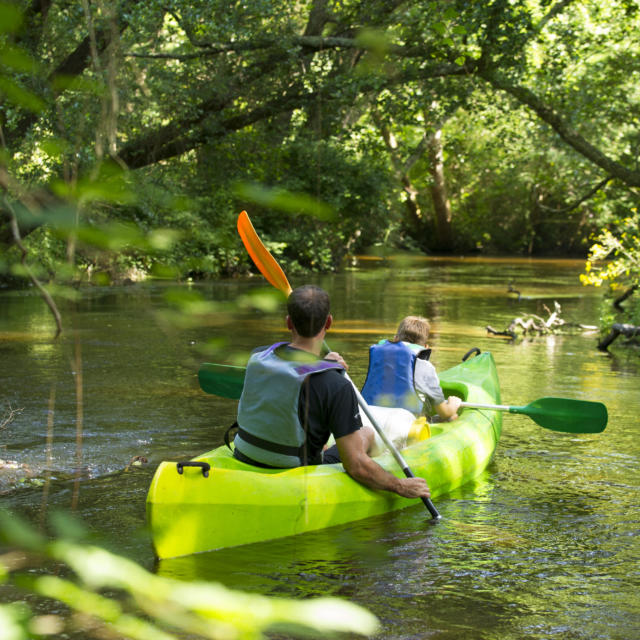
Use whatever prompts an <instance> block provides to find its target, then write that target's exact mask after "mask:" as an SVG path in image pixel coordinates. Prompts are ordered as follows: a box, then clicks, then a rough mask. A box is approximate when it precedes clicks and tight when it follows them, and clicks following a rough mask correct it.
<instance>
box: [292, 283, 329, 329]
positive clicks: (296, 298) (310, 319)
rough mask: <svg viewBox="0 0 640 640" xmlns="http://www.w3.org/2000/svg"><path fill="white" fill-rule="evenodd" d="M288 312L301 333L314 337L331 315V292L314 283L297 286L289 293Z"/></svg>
mask: <svg viewBox="0 0 640 640" xmlns="http://www.w3.org/2000/svg"><path fill="white" fill-rule="evenodd" d="M287 313H288V314H289V317H290V318H291V322H292V323H293V326H294V327H295V330H296V331H297V332H298V334H299V335H301V336H302V337H303V338H313V336H316V335H318V333H320V331H321V329H322V328H323V327H324V325H325V322H326V321H327V318H328V317H329V313H330V306H329V294H328V293H327V292H326V291H325V290H324V289H321V288H320V287H316V286H315V285H313V284H305V285H303V286H302V287H297V288H296V289H294V290H293V291H292V292H291V293H290V294H289V299H288V300H287Z"/></svg>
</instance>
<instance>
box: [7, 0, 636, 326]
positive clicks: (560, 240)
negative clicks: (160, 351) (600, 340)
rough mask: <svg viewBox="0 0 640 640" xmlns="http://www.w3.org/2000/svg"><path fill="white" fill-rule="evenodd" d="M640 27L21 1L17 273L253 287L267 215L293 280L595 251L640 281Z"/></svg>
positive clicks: (487, 13) (370, 10) (595, 14)
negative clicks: (244, 224) (248, 222)
mask: <svg viewBox="0 0 640 640" xmlns="http://www.w3.org/2000/svg"><path fill="white" fill-rule="evenodd" d="M639 34H640V7H639V3H638V2H634V1H632V0H621V1H614V0H611V1H610V0H604V1H599V0H586V1H582V2H577V1H572V0H559V1H555V2H554V1H551V0H541V1H540V0H491V1H487V2H463V1H455V0H453V1H452V0H441V1H427V0H424V1H422V0H418V1H415V0H414V1H412V2H406V1H402V0H367V1H366V2H365V1H363V0H346V1H337V0H310V1H302V2H295V3H292V2H281V1H279V0H268V1H267V0H239V1H229V0H225V1H224V2H221V1H219V0H190V1H189V2H184V1H183V0H163V1H162V2H160V1H158V0H147V1H145V2H133V1H131V0H121V1H119V2H117V1H111V0H95V1H91V2H90V1H89V0H82V1H80V2H69V1H67V0H57V1H56V0H21V1H19V2H18V1H14V2H7V1H6V0H4V1H3V2H0V57H1V65H0V96H1V99H2V102H1V104H0V147H1V155H0V190H1V191H2V200H1V201H0V249H1V252H0V279H1V280H2V281H3V282H4V283H5V284H7V283H8V284H10V285H12V286H16V285H19V284H20V283H21V282H26V281H28V279H30V280H31V281H35V279H38V280H39V281H43V282H45V283H46V282H49V283H56V282H58V283H60V282H66V283H69V282H76V283H77V282H93V283H98V284H102V283H109V282H121V281H123V280H124V279H129V280H134V281H135V280H138V279H141V278H144V277H148V276H150V275H151V276H155V277H165V278H172V279H184V278H205V277H214V278H215V277H221V276H229V275H233V274H235V273H239V272H243V271H246V270H247V269H249V262H248V259H247V257H246V254H245V253H244V250H243V248H242V246H241V245H240V243H239V242H238V238H237V235H236V233H235V220H236V216H237V214H238V213H239V211H241V210H242V209H247V210H248V211H249V213H250V215H251V218H252V220H253V222H254V225H255V226H256V228H257V230H258V232H259V233H260V235H261V237H262V238H263V239H264V240H265V241H266V244H267V246H268V248H269V249H270V250H271V251H272V252H273V253H274V255H275V256H276V257H277V258H278V260H279V261H281V263H282V264H283V266H284V267H285V268H286V269H287V270H288V271H289V272H295V271H296V270H298V271H299V270H320V271H322V270H335V269H339V268H341V267H342V266H344V264H345V261H346V260H348V259H349V256H352V255H354V254H357V253H359V252H391V251H394V250H410V251H422V252H425V253H438V254H440V253H454V254H469V253H472V252H478V253H485V254H510V255H531V256H542V255H554V256H569V255H571V256H580V257H585V259H586V258H587V257H589V258H592V260H590V261H589V262H587V267H586V271H585V282H588V283H590V284H602V282H604V281H607V283H609V282H613V281H615V280H617V283H616V286H618V287H623V289H624V290H629V289H630V288H633V287H637V284H638V271H639V269H638V265H639V264H640V263H639V261H638V256H639V255H640V250H639V249H638V246H639V241H638V236H640V233H639V232H638V213H637V212H638V200H639V198H638V187H640V166H639V164H638V160H639V153H640V129H639V126H638V125H639V117H640V110H639V105H640V82H638V80H639V77H638V70H639V68H640V65H639V64H638V62H639V55H640V43H639V38H640V35H639ZM602 234H605V235H604V236H603V235H602ZM594 247H595V249H594ZM605 258H609V259H611V258H616V259H617V260H618V263H616V264H617V267H616V269H617V270H616V269H614V270H613V271H612V270H611V269H610V267H609V266H607V267H602V266H601V267H599V268H596V267H595V265H596V264H598V261H601V260H602V259H605ZM620 260H621V262H620ZM618 267H619V268H618ZM636 324H637V323H636Z"/></svg>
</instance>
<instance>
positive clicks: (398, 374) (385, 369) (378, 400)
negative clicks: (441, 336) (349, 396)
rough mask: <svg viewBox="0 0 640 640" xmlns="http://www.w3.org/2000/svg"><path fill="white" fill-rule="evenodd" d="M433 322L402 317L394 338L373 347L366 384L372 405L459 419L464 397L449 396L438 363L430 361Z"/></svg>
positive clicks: (366, 397)
mask: <svg viewBox="0 0 640 640" xmlns="http://www.w3.org/2000/svg"><path fill="white" fill-rule="evenodd" d="M429 330H430V326H429V322H428V321H427V319H426V318H422V317H420V316H407V317H406V318H404V319H403V320H402V322H401V323H400V326H399V327H398V331H397V333H396V335H395V337H394V338H393V340H381V341H380V342H378V344H374V345H373V346H372V347H370V349H369V370H368V372H367V379H366V380H365V383H364V387H363V388H362V395H363V397H364V399H365V400H366V401H367V402H368V403H369V404H372V405H378V406H384V407H402V408H404V409H407V410H408V411H411V413H413V414H414V415H421V414H423V413H425V414H427V415H431V414H432V413H433V412H434V410H435V412H436V413H437V414H438V416H439V417H440V419H441V420H455V419H456V418H457V417H458V409H459V408H460V403H461V400H460V398H458V397H457V396H449V398H447V399H445V397H444V393H443V392H442V387H441V386H440V381H439V380H438V375H437V374H436V370H435V367H434V366H433V365H432V364H431V363H430V362H429V356H430V355H431V349H429V348H428V345H427V340H428V338H429Z"/></svg>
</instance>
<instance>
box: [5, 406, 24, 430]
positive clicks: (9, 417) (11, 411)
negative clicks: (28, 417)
mask: <svg viewBox="0 0 640 640" xmlns="http://www.w3.org/2000/svg"><path fill="white" fill-rule="evenodd" d="M23 411H24V408H23V409H12V408H11V405H9V415H7V416H5V417H4V418H0V429H4V428H5V427H6V426H7V425H8V424H10V423H11V422H13V420H14V419H15V417H16V416H17V415H20V414H21V413H22V412H23Z"/></svg>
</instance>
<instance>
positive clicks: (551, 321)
mask: <svg viewBox="0 0 640 640" xmlns="http://www.w3.org/2000/svg"><path fill="white" fill-rule="evenodd" d="M553 305H554V310H553V311H551V310H550V309H549V308H548V307H547V305H543V307H544V309H545V311H546V312H547V313H548V314H549V317H548V318H547V319H546V320H545V319H544V318H542V317H540V316H538V315H536V314H534V313H525V314H524V315H523V316H520V317H518V318H514V319H513V320H512V321H511V323H510V324H509V326H508V327H507V328H506V329H504V330H502V331H499V330H497V329H494V328H493V327H492V326H490V325H487V333H489V334H490V335H495V336H505V337H508V338H511V339H513V340H515V339H516V338H517V337H518V334H517V333H516V331H517V330H518V329H519V330H520V331H521V332H522V335H526V334H533V333H535V334H537V335H547V334H550V333H557V331H558V329H559V328H578V329H581V330H582V331H596V330H597V327H594V326H591V325H584V324H576V323H572V322H565V321H564V320H563V319H562V318H561V317H560V311H561V307H560V305H559V304H558V302H556V301H554V303H553Z"/></svg>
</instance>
